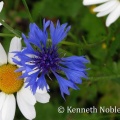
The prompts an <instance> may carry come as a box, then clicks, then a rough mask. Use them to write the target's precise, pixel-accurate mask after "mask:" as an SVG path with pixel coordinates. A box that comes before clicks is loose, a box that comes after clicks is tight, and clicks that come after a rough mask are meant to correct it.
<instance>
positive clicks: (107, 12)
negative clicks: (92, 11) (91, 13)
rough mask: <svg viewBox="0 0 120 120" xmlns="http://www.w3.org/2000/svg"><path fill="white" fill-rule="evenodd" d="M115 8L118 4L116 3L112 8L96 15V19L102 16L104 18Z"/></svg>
mask: <svg viewBox="0 0 120 120" xmlns="http://www.w3.org/2000/svg"><path fill="white" fill-rule="evenodd" d="M117 6H119V3H118V2H116V3H115V4H114V5H113V6H112V7H109V8H108V9H107V10H105V11H101V12H99V13H98V14H97V17H102V16H105V15H107V14H109V13H111V12H112V11H114V10H115V9H116V7H117Z"/></svg>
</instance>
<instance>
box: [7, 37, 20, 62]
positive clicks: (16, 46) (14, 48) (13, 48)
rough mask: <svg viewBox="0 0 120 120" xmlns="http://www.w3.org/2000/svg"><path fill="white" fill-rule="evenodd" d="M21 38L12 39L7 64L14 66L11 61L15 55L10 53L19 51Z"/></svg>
mask: <svg viewBox="0 0 120 120" xmlns="http://www.w3.org/2000/svg"><path fill="white" fill-rule="evenodd" d="M21 47H22V45H21V38H18V37H13V38H12V40H11V43H10V48H9V53H8V62H9V63H11V64H15V63H14V62H13V60H12V58H13V57H14V55H15V53H11V52H13V51H21Z"/></svg>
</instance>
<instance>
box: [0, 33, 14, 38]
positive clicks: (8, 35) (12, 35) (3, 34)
mask: <svg viewBox="0 0 120 120" xmlns="http://www.w3.org/2000/svg"><path fill="white" fill-rule="evenodd" d="M0 36H2V37H4V36H5V37H14V36H15V35H14V34H5V33H0Z"/></svg>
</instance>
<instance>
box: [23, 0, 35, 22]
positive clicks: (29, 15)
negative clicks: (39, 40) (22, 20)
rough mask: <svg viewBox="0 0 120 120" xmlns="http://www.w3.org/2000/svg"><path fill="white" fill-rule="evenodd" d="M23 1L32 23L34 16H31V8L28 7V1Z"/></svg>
mask: <svg viewBox="0 0 120 120" xmlns="http://www.w3.org/2000/svg"><path fill="white" fill-rule="evenodd" d="M22 1H23V4H24V6H25V8H26V10H27V13H28V17H29V19H30V22H33V19H32V16H31V14H30V11H29V8H28V6H27V3H26V1H25V0H22Z"/></svg>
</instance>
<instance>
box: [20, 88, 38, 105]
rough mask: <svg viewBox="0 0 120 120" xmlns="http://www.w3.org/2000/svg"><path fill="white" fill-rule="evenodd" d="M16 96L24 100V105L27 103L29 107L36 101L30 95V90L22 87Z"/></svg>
mask: <svg viewBox="0 0 120 120" xmlns="http://www.w3.org/2000/svg"><path fill="white" fill-rule="evenodd" d="M18 94H19V96H20V97H21V98H22V99H24V101H26V103H28V104H30V105H35V103H36V99H35V96H34V95H33V94H32V92H31V90H30V89H28V88H24V87H23V88H22V89H21V90H20V91H19V92H18Z"/></svg>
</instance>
